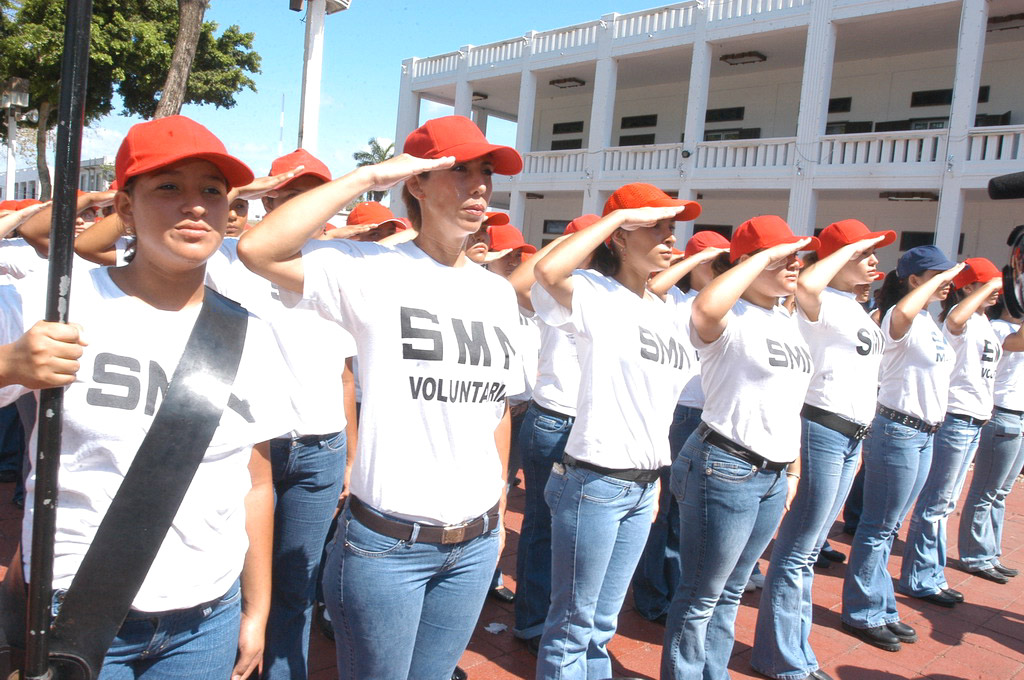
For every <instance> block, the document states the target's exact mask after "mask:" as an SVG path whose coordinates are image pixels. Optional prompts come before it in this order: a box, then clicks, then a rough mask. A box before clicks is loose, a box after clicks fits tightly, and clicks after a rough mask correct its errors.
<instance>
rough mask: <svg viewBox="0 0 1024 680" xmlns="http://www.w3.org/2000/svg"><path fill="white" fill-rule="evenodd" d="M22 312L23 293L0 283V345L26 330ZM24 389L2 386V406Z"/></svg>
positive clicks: (12, 400)
mask: <svg viewBox="0 0 1024 680" xmlns="http://www.w3.org/2000/svg"><path fill="white" fill-rule="evenodd" d="M21 318H22V312H21V294H20V293H19V292H18V289H17V288H15V287H14V286H12V285H10V284H6V285H0V345H9V344H10V343H12V342H14V341H16V340H17V339H18V338H20V337H21V336H22V334H23V333H24V332H25V330H27V329H26V327H25V325H24V324H23V322H22V320H21ZM23 391H24V388H22V387H21V386H20V385H9V386H7V387H0V406H7V405H8V404H11V403H14V400H15V399H17V398H18V395H19V394H21V393H22V392H23Z"/></svg>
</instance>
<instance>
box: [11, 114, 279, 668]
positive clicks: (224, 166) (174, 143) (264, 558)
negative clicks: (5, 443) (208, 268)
mask: <svg viewBox="0 0 1024 680" xmlns="http://www.w3.org/2000/svg"><path fill="white" fill-rule="evenodd" d="M115 169H116V172H117V177H118V181H119V183H120V186H121V187H122V188H121V189H120V190H119V191H118V193H117V195H116V196H115V199H114V205H115V208H116V210H117V213H118V215H119V216H120V218H121V219H122V220H123V221H124V222H125V223H126V224H128V225H130V226H131V227H132V228H133V229H134V232H135V234H136V236H137V247H136V254H135V258H134V259H133V260H132V261H131V262H130V263H129V264H127V265H125V266H123V267H110V268H108V267H99V268H96V269H93V270H91V271H88V272H85V273H83V275H78V274H76V276H75V277H74V278H73V281H72V284H71V285H72V292H71V299H72V300H73V305H72V308H71V318H72V319H73V320H74V321H75V322H76V323H78V324H81V327H82V328H83V334H82V336H80V338H81V337H84V338H87V339H88V340H87V342H85V341H81V340H80V341H81V342H82V344H84V348H83V349H82V355H81V357H80V358H79V359H78V364H79V365H80V366H81V370H79V371H78V372H77V374H76V376H75V379H74V382H73V383H71V384H70V385H69V386H68V387H67V390H66V391H65V395H64V421H63V430H62V452H61V456H60V464H61V469H60V475H59V507H58V510H57V518H56V532H55V537H54V551H55V560H54V580H53V587H54V589H55V591H56V597H55V601H56V602H60V601H61V592H62V591H63V590H64V589H66V588H68V587H69V586H70V585H71V583H72V580H73V578H74V576H75V573H76V571H77V570H78V568H79V566H80V564H81V563H82V560H83V557H84V556H85V553H86V551H87V549H88V548H89V544H90V542H91V541H92V540H93V537H94V536H95V534H96V531H97V527H98V525H99V524H100V522H101V520H102V519H103V517H104V515H105V513H106V512H107V508H108V507H109V506H110V503H111V499H112V498H113V497H114V495H115V493H116V492H117V490H118V488H119V487H120V485H121V482H122V481H123V479H124V477H125V473H126V471H127V470H128V469H129V467H130V466H131V464H132V461H133V458H134V456H135V453H136V451H137V450H138V449H139V446H140V444H141V442H142V440H143V438H144V437H145V436H146V433H147V431H148V429H149V427H150V425H151V423H152V421H153V418H154V414H155V413H156V412H157V411H158V409H159V405H160V402H161V395H162V394H163V393H164V392H165V391H166V389H167V381H168V379H169V378H170V376H172V375H173V373H174V371H175V367H176V366H177V365H178V363H179V359H180V358H181V356H182V351H183V348H184V347H185V342H186V340H187V338H188V337H189V335H190V333H191V331H192V327H193V325H194V323H195V321H196V318H197V316H198V314H199V310H200V306H201V304H202V303H203V300H204V298H205V297H206V296H207V295H208V294H211V293H208V291H206V289H205V287H204V285H203V283H204V279H205V264H206V261H207V260H208V259H209V258H210V256H211V255H212V254H213V253H214V252H216V251H217V248H218V247H219V246H220V244H221V239H222V238H223V234H224V230H225V226H226V223H227V215H228V200H227V195H228V191H229V190H230V189H231V187H233V186H240V185H244V184H246V183H248V182H249V181H251V180H252V173H251V171H250V170H249V169H248V168H247V167H246V166H245V165H244V164H243V163H242V162H241V161H239V160H237V159H235V158H233V157H232V156H230V155H228V154H227V152H226V150H225V149H224V146H223V144H221V142H220V141H219V140H218V139H217V138H216V137H214V136H213V135H212V134H211V133H210V132H209V131H208V130H206V128H204V127H202V126H201V125H199V124H198V123H195V122H193V121H191V120H189V119H187V118H184V117H181V116H171V117H167V118H161V119H159V120H154V121H151V122H147V123H141V124H139V125H136V126H134V127H133V128H132V129H131V130H129V132H128V135H127V136H126V137H125V140H124V142H123V143H122V145H121V148H120V150H119V151H118V154H117V161H116V165H115ZM44 289H45V285H38V284H37V285H32V286H28V287H26V288H25V289H24V294H25V296H26V300H25V304H24V306H23V309H31V310H37V309H42V308H43V304H42V301H41V299H39V298H40V297H41V296H42V293H43V290H44ZM30 319H31V317H30V318H29V319H27V320H26V321H29V320H30ZM126 319H130V320H131V322H130V323H126V322H125V320H126ZM80 338H79V339H80ZM279 356H280V355H279V352H278V350H277V344H276V342H275V341H274V338H273V336H272V334H271V332H270V330H269V329H268V328H266V327H265V326H264V325H263V324H262V323H261V322H260V321H259V320H258V319H256V318H255V317H250V318H249V320H248V327H247V330H246V334H245V341H244V347H243V350H242V356H241V362H240V364H239V367H238V372H237V375H236V378H235V380H234V383H233V385H232V387H231V393H232V398H231V399H230V400H229V402H228V406H227V407H226V408H225V409H224V412H223V414H222V415H221V418H220V421H219V425H218V426H217V429H216V432H215V433H214V435H213V439H212V443H211V444H210V446H209V449H208V450H207V452H206V455H205V457H204V458H203V460H202V462H201V463H200V464H199V466H198V469H197V471H196V473H195V475H194V477H193V478H192V481H191V485H190V486H189V489H188V492H187V493H186V494H185V498H184V500H183V501H182V503H181V506H180V507H179V508H178V510H177V514H176V515H175V517H174V520H173V523H172V525H171V528H170V530H169V531H168V533H167V536H166V537H165V538H164V540H163V543H162V545H161V547H160V550H159V553H158V554H157V556H156V559H155V561H154V562H153V564H152V567H151V568H150V570H149V572H148V575H147V576H146V579H145V581H144V583H143V584H142V586H141V588H140V590H139V591H138V593H137V594H136V596H135V598H134V602H133V604H132V609H131V611H130V612H129V614H128V616H127V618H126V620H125V622H124V624H123V625H122V626H121V629H120V632H119V633H118V635H117V637H116V638H115V640H114V642H113V644H112V646H111V647H110V650H109V652H108V653H107V656H106V659H105V661H104V665H103V669H102V672H101V677H102V678H104V679H105V680H106V679H110V680H118V679H120V678H134V677H137V676H139V675H141V674H143V673H145V675H146V677H150V676H152V677H155V678H168V677H209V678H225V679H226V678H229V677H231V678H238V679H241V678H244V677H248V675H249V674H250V673H251V672H252V671H253V670H254V669H255V668H256V667H257V665H258V664H259V662H260V659H261V658H262V651H263V636H264V628H265V626H266V621H267V613H268V610H269V606H270V578H271V576H270V553H271V542H272V522H273V521H272V517H273V490H272V487H271V483H270V479H271V475H270V462H269V451H268V445H267V443H266V442H267V440H269V439H270V438H271V437H273V436H275V435H277V434H280V433H281V432H283V431H286V430H288V429H289V427H290V426H291V418H292V417H293V414H292V413H291V408H290V404H289V403H288V402H287V400H285V399H281V398H280V397H279V396H278V393H277V392H276V391H275V390H274V389H270V387H271V386H277V385H279V384H281V383H280V382H279V381H282V380H286V379H287V378H286V372H285V368H284V365H283V362H281V360H280V358H279ZM35 436H36V435H35V433H34V434H33V439H35ZM30 448H31V450H33V451H34V450H35V448H36V447H35V443H34V442H33V444H32V445H31V447H30ZM169 464H173V461H170V462H169ZM34 490H35V479H34V476H31V477H30V478H29V481H28V492H29V495H30V496H31V495H32V494H33V493H34ZM26 505H27V508H28V509H27V510H26V513H25V520H24V524H23V530H22V536H23V539H22V549H23V551H24V553H25V567H26V569H25V573H29V572H28V562H29V560H30V559H31V555H30V554H29V552H30V551H29V548H30V546H31V533H32V512H31V508H32V505H33V503H32V499H31V498H30V499H29V500H28V503H27V504H26ZM124 531H126V532H127V533H128V535H130V534H131V528H130V527H126V528H124ZM154 640H156V642H154Z"/></svg>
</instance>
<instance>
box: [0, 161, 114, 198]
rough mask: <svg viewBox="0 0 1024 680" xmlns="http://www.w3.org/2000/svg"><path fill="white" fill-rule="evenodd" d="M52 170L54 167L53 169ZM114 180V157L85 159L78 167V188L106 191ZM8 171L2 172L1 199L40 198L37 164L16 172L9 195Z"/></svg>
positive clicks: (0, 176) (0, 180) (0, 179)
mask: <svg viewBox="0 0 1024 680" xmlns="http://www.w3.org/2000/svg"><path fill="white" fill-rule="evenodd" d="M51 172H52V169H51ZM112 181H114V158H113V157H112V156H102V157H101V158H90V159H88V160H83V161H82V162H81V164H80V165H79V168H78V188H79V189H80V190H82V191H106V189H107V187H109V186H110V183H111V182H112ZM6 187H7V173H6V172H0V201H6V200H8V199H13V200H21V199H23V198H39V171H38V170H37V169H36V167H35V165H32V166H31V167H27V168H21V169H19V170H16V171H15V172H14V191H13V192H12V195H11V196H7V195H6V193H7V189H6Z"/></svg>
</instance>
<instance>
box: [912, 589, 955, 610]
mask: <svg viewBox="0 0 1024 680" xmlns="http://www.w3.org/2000/svg"><path fill="white" fill-rule="evenodd" d="M911 597H916V598H917V599H919V600H924V601H925V602H931V603H932V604H937V605H939V606H940V607H946V608H947V609H952V608H953V607H955V606H956V605H957V600H956V598H955V597H953V596H952V595H947V594H946V593H945V592H943V591H941V590H940V591H939V592H937V593H931V594H929V595H911Z"/></svg>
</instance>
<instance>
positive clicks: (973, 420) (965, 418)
mask: <svg viewBox="0 0 1024 680" xmlns="http://www.w3.org/2000/svg"><path fill="white" fill-rule="evenodd" d="M946 415H948V416H949V417H950V418H955V419H956V420H962V421H964V422H965V423H970V424H971V425H974V426H975V427H981V426H982V425H984V424H985V423H987V422H988V418H985V419H984V420H982V419H981V418H975V417H974V416H969V415H967V414H966V413H953V412H952V411H949V412H948V413H946Z"/></svg>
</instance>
